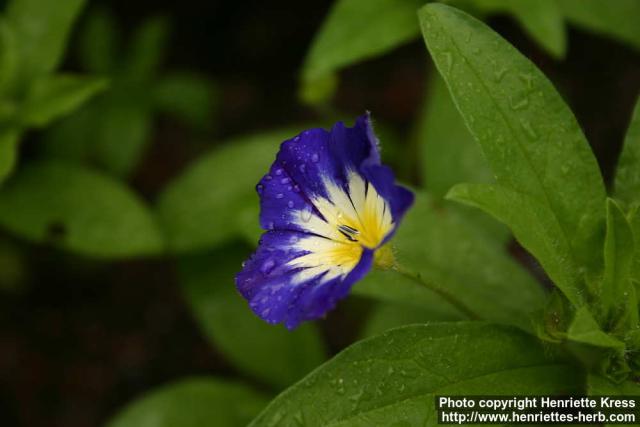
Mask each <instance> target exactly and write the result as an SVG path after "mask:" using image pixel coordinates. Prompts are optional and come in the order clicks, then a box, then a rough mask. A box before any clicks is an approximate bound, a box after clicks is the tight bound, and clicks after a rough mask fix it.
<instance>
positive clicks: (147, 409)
mask: <svg viewBox="0 0 640 427" xmlns="http://www.w3.org/2000/svg"><path fill="white" fill-rule="evenodd" d="M265 402H266V399H265V397H264V396H262V395H261V394H259V393H257V392H255V391H253V390H251V389H250V388H248V387H246V386H245V385H243V384H239V383H234V382H229V381H223V380H219V379H215V378H206V377H201V378H194V379H185V380H182V381H180V382H178V383H175V384H170V385H166V386H164V387H162V388H160V389H158V390H155V391H154V392H152V393H149V394H148V395H146V396H143V397H142V398H140V399H139V400H137V401H135V402H133V403H131V404H130V405H129V406H127V407H126V408H125V409H124V410H123V411H122V412H121V413H119V414H118V415H117V416H116V417H115V418H114V419H113V420H111V421H110V422H109V423H108V424H107V427H142V426H145V427H175V426H180V427H199V426H203V425H209V424H211V422H212V421H214V420H215V423H216V425H219V426H228V427H236V426H237V427H242V426H245V425H247V423H248V422H249V421H251V419H252V418H253V417H254V416H255V415H256V414H257V413H258V412H259V411H260V409H261V408H262V407H263V406H264V404H265Z"/></svg>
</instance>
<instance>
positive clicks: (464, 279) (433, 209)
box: [355, 194, 543, 329]
mask: <svg viewBox="0 0 640 427" xmlns="http://www.w3.org/2000/svg"><path fill="white" fill-rule="evenodd" d="M391 243H392V244H393V246H394V249H395V251H394V252H395V256H396V259H397V261H398V264H399V265H401V266H402V267H403V268H404V269H405V270H406V271H407V272H408V273H409V274H408V275H409V276H410V277H412V278H413V280H414V282H416V283H414V285H415V287H417V288H418V289H420V288H421V287H422V286H424V285H421V284H420V282H425V283H426V284H427V285H429V287H431V288H433V289H435V290H436V291H437V293H438V294H439V295H444V296H445V299H446V300H447V301H449V302H451V299H450V298H452V299H455V300H457V301H460V302H462V303H463V304H464V305H465V306H466V307H467V309H469V310H470V311H472V312H473V313H474V314H475V316H477V317H480V318H482V319H487V320H494V321H499V322H506V323H511V324H515V325H518V326H520V327H522V328H525V329H528V328H529V326H530V320H529V313H530V312H532V311H534V310H537V309H540V308H541V307H542V304H543V292H542V289H541V287H540V285H539V284H538V283H537V282H536V281H535V280H534V279H533V278H532V277H531V276H530V275H529V274H528V273H527V272H526V271H525V270H524V269H523V268H522V267H520V266H519V265H518V264H517V263H516V262H515V261H514V260H513V259H512V258H511V257H510V256H509V255H508V254H507V253H506V252H505V250H504V248H503V247H502V246H501V244H499V243H498V242H496V241H495V240H494V239H490V238H488V237H487V236H486V235H485V234H484V233H482V232H479V231H478V230H477V229H476V228H475V226H474V225H470V224H469V222H468V220H467V219H466V218H465V217H464V216H461V215H459V213H458V212H457V211H456V210H451V209H447V207H446V206H445V207H437V206H435V205H434V202H433V200H431V199H430V198H429V197H426V196H425V195H421V194H418V195H417V198H416V202H415V204H414V206H413V207H412V208H411V210H409V212H408V213H407V216H406V218H405V219H404V220H403V221H402V224H400V227H399V228H398V232H397V234H396V236H395V237H394V238H393V240H391ZM407 286H408V284H407ZM357 287H358V285H356V287H355V288H357ZM401 289H402V288H400V287H398V288H397V289H396V288H395V287H394V286H393V285H392V284H390V286H389V287H388V291H387V292H388V293H389V294H394V293H397V292H399V291H401ZM421 291H422V292H423V293H425V298H430V299H433V292H431V291H428V290H421ZM448 297H450V298H448ZM456 308H458V309H459V307H456Z"/></svg>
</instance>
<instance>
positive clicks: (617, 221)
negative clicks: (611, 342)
mask: <svg viewBox="0 0 640 427" xmlns="http://www.w3.org/2000/svg"><path fill="white" fill-rule="evenodd" d="M634 250H635V243H634V239H633V230H632V229H631V225H630V224H629V222H628V221H627V219H626V217H625V215H624V212H622V210H621V209H620V207H619V206H618V204H617V203H616V202H614V201H613V200H611V199H609V200H608V201H607V236H606V238H605V242H604V277H603V279H602V289H601V292H600V299H599V301H600V303H601V304H602V308H603V311H604V313H602V314H603V315H604V318H605V319H606V322H607V323H608V325H609V326H611V327H612V328H616V327H618V328H620V327H622V328H623V330H626V329H628V328H629V327H633V328H635V327H637V324H638V301H637V298H636V295H635V287H634V285H633V283H632V282H631V268H632V264H633V255H634Z"/></svg>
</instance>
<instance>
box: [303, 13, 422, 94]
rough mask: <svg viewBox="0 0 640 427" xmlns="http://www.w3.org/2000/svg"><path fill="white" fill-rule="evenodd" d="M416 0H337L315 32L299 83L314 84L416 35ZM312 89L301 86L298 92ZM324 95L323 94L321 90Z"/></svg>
mask: <svg viewBox="0 0 640 427" xmlns="http://www.w3.org/2000/svg"><path fill="white" fill-rule="evenodd" d="M423 3H424V1H420V0H399V1H398V0H338V1H336V2H335V3H334V5H333V7H332V9H331V11H330V12H329V15H328V16H327V17H326V18H325V21H324V23H323V24H322V27H321V28H320V30H319V31H318V33H317V34H316V36H315V38H314V40H313V44H312V45H311V48H310V50H309V53H308V55H307V57H306V59H305V63H304V65H303V69H302V84H303V85H305V86H307V85H311V86H313V85H317V82H318V81H319V80H321V81H323V80H322V79H323V78H324V79H325V80H326V78H327V76H328V75H331V74H333V73H335V72H336V71H338V70H339V69H341V68H343V67H346V66H348V65H350V64H353V63H356V62H358V61H361V60H364V59H367V58H371V57H374V56H376V55H380V54H382V53H385V52H387V51H389V50H391V49H393V48H394V47H396V46H399V45H401V44H403V43H405V42H407V41H409V40H411V39H413V38H415V37H416V36H418V34H419V33H420V32H419V29H418V22H417V20H416V10H417V8H418V7H419V6H420V5H421V4H423ZM310 91H312V89H310V88H304V87H303V89H302V92H303V93H304V92H310ZM325 96H327V94H326V93H325Z"/></svg>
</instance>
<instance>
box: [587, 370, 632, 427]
mask: <svg viewBox="0 0 640 427" xmlns="http://www.w3.org/2000/svg"><path fill="white" fill-rule="evenodd" d="M587 395H589V396H595V397H599V396H625V397H635V398H636V402H637V401H638V396H640V384H639V383H638V382H637V381H633V380H631V379H629V380H626V381H623V382H618V383H614V382H612V381H611V380H609V379H607V378H605V377H603V376H600V375H595V374H589V375H588V376H587ZM635 413H636V416H637V413H638V408H637V407H636V411H635ZM619 425H620V424H607V423H605V424H604V426H605V427H609V426H619Z"/></svg>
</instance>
